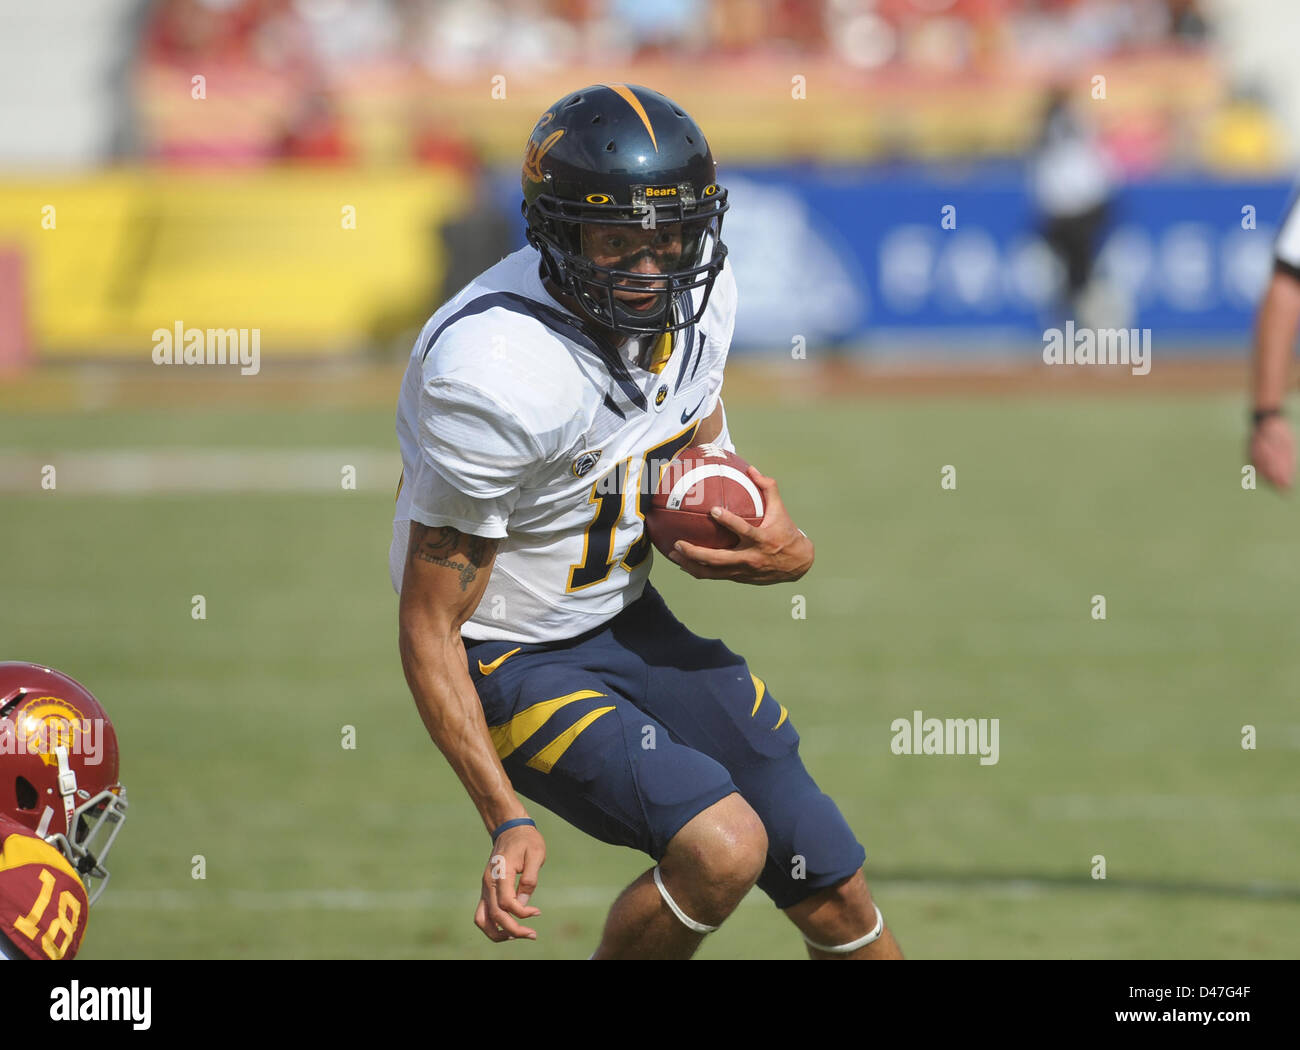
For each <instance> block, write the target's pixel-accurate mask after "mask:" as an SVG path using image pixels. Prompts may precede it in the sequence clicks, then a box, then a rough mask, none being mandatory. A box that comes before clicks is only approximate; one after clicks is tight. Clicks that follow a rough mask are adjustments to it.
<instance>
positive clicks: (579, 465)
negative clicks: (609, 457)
mask: <svg viewBox="0 0 1300 1050" xmlns="http://www.w3.org/2000/svg"><path fill="white" fill-rule="evenodd" d="M603 451H604V449H599V448H598V449H596V451H594V452H584V453H583V454H582V455H581V456H579V457H578V458H577V459H575V460H574V461H573V476H574V477H575V478H584V477H586V476H587V475H588V474H590V473H591V468H592V467H594V466H595V465H596V462H597V461H598V460H599V459H600V454H601V452H603Z"/></svg>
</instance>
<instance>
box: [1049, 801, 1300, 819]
mask: <svg viewBox="0 0 1300 1050" xmlns="http://www.w3.org/2000/svg"><path fill="white" fill-rule="evenodd" d="M1033 812H1034V816H1035V817H1040V818H1050V819H1053V820H1062V819H1064V820H1187V821H1197V822H1200V821H1205V820H1225V821H1226V820H1240V819H1241V818H1243V817H1248V818H1251V819H1254V820H1258V819H1260V818H1261V817H1262V818H1268V819H1287V820H1294V819H1296V818H1297V817H1300V795H1256V796H1254V797H1251V798H1223V797H1219V796H1216V795H1130V796H1120V797H1114V798H1108V797H1106V796H1104V795H1048V796H1045V797H1042V798H1037V799H1035V800H1034V802H1033Z"/></svg>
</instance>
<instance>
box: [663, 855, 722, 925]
mask: <svg viewBox="0 0 1300 1050" xmlns="http://www.w3.org/2000/svg"><path fill="white" fill-rule="evenodd" d="M655 885H656V886H657V887H659V895H660V896H661V897H663V899H664V903H665V904H667V905H668V907H670V908H671V909H672V910H673V914H674V915H676V916H677V918H679V919H681V920H682V925H684V926H685V927H686V928H687V929H689V930H694V931H695V932H696V933H712V932H713V931H714V930H716V929H717V927H716V926H705V925H704V923H702V922H696V921H695V920H694V919H692V918H691V917H690V916H689V915H687V914H686V913H685V912H684V911H682V909H681V908H679V907H677V902H676V901H675V900H673V899H672V897H671V896H670V895H669V893H668V890H667V889H665V887H664V880H663V879H662V878H660V876H659V865H658V864H656V865H655Z"/></svg>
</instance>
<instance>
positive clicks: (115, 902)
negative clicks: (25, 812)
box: [95, 873, 1295, 912]
mask: <svg viewBox="0 0 1300 1050" xmlns="http://www.w3.org/2000/svg"><path fill="white" fill-rule="evenodd" d="M954 879H960V873H957V874H954V876H953V878H941V877H936V878H933V879H890V878H888V877H884V878H883V879H882V880H881V881H880V883H879V886H880V894H881V897H882V899H886V900H887V899H889V898H893V897H924V896H928V895H933V894H935V893H944V894H948V895H952V894H954V893H961V894H970V893H978V894H980V895H982V896H986V897H990V896H991V897H1002V898H1010V899H1012V900H1023V899H1025V898H1028V897H1042V896H1045V895H1047V894H1050V893H1062V892H1067V891H1078V890H1081V889H1087V888H1088V887H1087V886H1086V885H1084V884H1083V882H1082V880H1080V881H1079V882H1078V883H1070V884H1065V883H1061V882H1059V881H1055V880H1048V879H1035V878H1024V877H1019V878H1017V877H1010V878H1005V879H994V878H990V879H974V880H972V881H970V882H969V883H961V884H960V885H957V884H955V883H954ZM624 888H625V887H623V886H572V887H569V888H567V889H556V890H549V891H548V890H546V889H545V887H543V888H542V889H540V890H539V891H538V895H537V902H538V905H539V906H540V907H542V908H543V909H544V908H545V907H546V906H547V905H551V906H554V907H565V908H599V909H601V910H602V911H604V910H606V909H608V908H609V906H610V905H612V904H613V903H614V900H615V898H617V897H618V895H619V894H620V893H621V892H623V890H624ZM1111 888H1112V889H1114V890H1115V891H1116V892H1120V893H1147V892H1150V890H1149V888H1148V887H1145V886H1126V885H1123V884H1121V883H1114V884H1112V885H1111ZM1294 889H1295V888H1294V887H1293V886H1289V885H1285V884H1283V883H1280V882H1268V881H1261V880H1256V881H1252V882H1249V883H1245V884H1243V885H1240V886H1234V887H1233V890H1234V892H1235V893H1237V894H1240V895H1242V896H1246V897H1264V898H1274V897H1278V896H1283V895H1288V894H1291V893H1294ZM1181 892H1182V893H1183V894H1184V895H1187V896H1196V895H1198V893H1211V892H1213V887H1204V888H1197V887H1187V888H1185V889H1183V890H1182V891H1181ZM477 901H478V896H477V894H476V893H475V892H474V887H473V886H469V887H467V888H466V889H465V890H464V891H455V890H218V891H216V892H210V891H208V890H207V889H206V888H204V887H203V886H202V885H201V884H200V885H196V886H195V887H194V888H193V889H189V890H127V889H119V888H117V887H112V888H110V890H109V892H107V893H105V894H104V896H103V898H102V899H101V900H100V902H99V903H98V904H97V905H95V909H96V911H97V912H98V911H104V910H109V911H210V910H218V911H236V912H263V911H276V912H279V911H357V912H368V911H386V910H398V911H426V910H431V909H435V908H449V909H456V908H468V909H469V910H470V911H471V912H472V911H473V909H474V906H475V904H476V903H477ZM771 906H772V905H771V902H770V901H769V900H768V899H767V896H766V895H765V894H763V892H762V891H760V890H757V889H755V890H751V891H750V893H749V895H748V896H747V897H746V898H745V899H744V900H743V901H741V903H740V907H742V908H758V907H763V908H771Z"/></svg>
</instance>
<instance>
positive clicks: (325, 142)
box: [0, 0, 1300, 958]
mask: <svg viewBox="0 0 1300 1050" xmlns="http://www.w3.org/2000/svg"><path fill="white" fill-rule="evenodd" d="M1297 30H1300V14H1298V13H1297V11H1296V10H1295V5H1294V4H1293V3H1291V2H1290V0H1239V2H1228V0H1219V2H1212V0H1134V2H1125V3H1119V2H1107V0H1037V2H1031V0H666V2H662V3H657V4H650V3H645V2H638V0H509V2H506V0H497V2H492V0H488V2H457V0H451V2H432V0H430V2H423V0H159V2H141V0H98V2H96V3H93V4H92V3H83V2H78V0H44V2H43V3H41V4H34V5H22V6H12V5H11V6H8V7H5V8H4V9H3V10H0V128H2V129H3V132H4V133H3V134H0V409H2V410H3V411H2V412H0V500H2V504H0V506H2V507H3V511H2V513H0V522H2V523H3V524H2V525H0V539H2V540H3V542H2V543H0V580H3V589H2V593H3V595H4V597H5V599H6V600H5V601H4V602H3V608H2V610H0V659H29V660H36V661H41V662H46V663H49V664H51V665H54V666H57V667H59V668H60V669H62V670H64V671H66V672H68V673H70V674H72V675H73V676H75V677H77V678H79V679H80V680H82V681H83V682H85V684H86V685H88V686H89V687H90V688H91V689H92V690H93V691H95V692H96V693H97V694H98V696H99V697H100V699H101V700H103V702H104V703H105V704H106V706H107V707H108V709H109V711H110V712H111V713H112V714H113V716H114V718H115V720H116V722H117V724H118V728H119V733H120V736H121V740H122V752H123V770H122V777H123V780H124V782H125V783H126V784H127V786H128V789H129V792H130V797H131V813H130V820H129V821H128V822H127V825H126V828H125V830H124V832H123V834H122V835H121V837H120V839H119V842H118V845H117V846H116V847H115V850H114V856H113V858H112V859H113V862H114V863H112V864H111V865H110V867H111V868H112V870H113V871H114V878H113V884H112V886H111V887H110V889H109V891H108V892H107V894H106V895H105V897H104V898H103V899H102V901H101V902H100V904H99V905H97V907H96V911H95V914H94V916H93V917H92V921H91V924H90V930H89V933H88V935H87V938H86V941H85V945H84V949H83V952H84V955H85V956H87V957H101V958H104V957H163V958H170V957H239V958H243V957H362V958H369V957H421V956H438V957H454V958H461V957H465V958H471V957H481V958H500V957H546V958H581V957H585V955H586V954H587V953H588V952H589V951H590V950H591V948H592V947H593V946H594V944H595V942H596V939H597V937H598V934H599V930H600V926H601V923H602V921H603V918H604V914H605V910H606V908H607V907H608V905H609V903H610V902H611V901H612V900H613V898H614V896H615V895H616V894H617V892H618V890H619V889H620V888H621V887H622V886H623V885H625V884H626V883H627V882H628V881H630V880H631V879H632V878H633V877H634V876H635V875H636V874H637V873H639V872H640V871H641V870H643V869H644V867H645V862H644V859H643V858H642V857H640V856H639V855H635V854H632V853H630V852H627V851H621V850H617V849H613V848H611V847H605V846H602V845H600V844H598V843H595V842H592V841H589V840H586V839H585V838H583V837H582V836H581V835H579V834H578V833H576V832H573V831H571V830H569V829H567V828H566V827H563V826H561V825H560V824H559V823H558V821H556V820H555V819H553V818H549V815H548V814H545V812H544V811H543V812H540V813H536V814H535V815H536V816H538V818H539V823H541V824H542V826H543V830H544V832H545V834H546V836H547V843H548V847H549V861H548V864H547V867H546V868H545V869H544V871H543V877H542V889H541V891H540V892H539V894H538V896H537V898H536V900H535V903H537V904H538V905H539V906H540V907H542V909H543V916H542V918H541V919H540V920H539V924H538V929H539V931H540V934H541V939H540V940H539V941H538V942H537V943H536V944H510V945H505V946H493V945H490V944H489V943H488V942H487V941H486V940H485V939H484V938H483V937H482V936H481V935H480V934H479V933H478V931H477V930H475V929H474V928H473V926H472V924H471V918H472V914H473V909H474V905H475V901H476V899H477V887H478V879H479V876H480V874H481V870H482V865H483V862H484V857H485V854H484V836H483V834H482V829H481V827H480V826H479V823H478V820H477V816H476V814H475V813H474V811H473V809H472V807H471V806H470V805H469V803H468V801H467V799H466V798H465V795H464V793H463V791H462V789H461V788H460V786H459V784H458V782H457V781H456V780H455V778H454V776H453V775H452V774H451V772H450V771H449V769H448V768H447V766H446V764H445V762H444V761H443V759H442V758H441V757H440V755H439V754H438V753H437V751H436V749H435V748H434V747H433V745H432V744H431V743H430V742H429V740H428V739H427V737H426V736H425V734H424V732H423V729H422V728H421V726H420V722H419V719H418V717H417V715H416V713H415V711H414V709H413V704H412V702H411V700H410V697H409V694H408V693H407V691H406V687H405V683H404V681H403V679H402V674H401V668H400V665H399V662H398V659H397V653H396V645H395V640H396V606H395V600H394V597H393V595H392V593H391V589H390V587H389V584H388V580H387V576H386V572H385V567H386V563H385V555H386V551H387V546H388V542H389V536H390V531H389V527H388V521H389V516H390V514H391V499H392V489H393V486H394V485H395V482H396V479H397V473H398V470H399V466H400V463H399V458H398V455H397V450H396V443H395V439H394V436H393V433H392V410H393V405H394V402H395V398H396V390H397V383H398V380H399V377H400V374H401V371H402V368H403V367H404V363H405V358H406V356H407V354H408V352H409V349H410V343H411V339H412V338H413V336H414V334H415V332H416V331H417V330H418V328H419V326H420V325H421V323H422V322H423V320H424V319H425V318H426V317H427V316H428V314H429V313H431V312H432V311H433V310H434V309H435V308H436V307H437V306H438V305H439V304H440V303H441V301H442V300H443V298H444V297H445V296H447V295H448V294H450V293H451V292H454V291H455V290H456V289H457V288H459V287H460V286H461V285H462V284H463V283H464V282H465V281H466V280H468V279H469V278H470V277H472V276H473V275H474V274H475V273H477V272H478V271H479V270H481V269H482V268H484V267H485V266H487V265H489V264H490V263H491V262H493V261H495V260H496V259H497V258H499V257H500V256H501V255H503V254H505V253H506V252H508V251H511V250H513V249H514V248H515V247H517V246H518V245H520V244H522V243H523V241H522V228H521V224H520V220H519V217H518V170H519V162H520V159H521V150H522V145H523V143H524V141H525V139H526V137H527V135H528V132H529V131H530V129H531V127H532V125H533V123H534V122H535V120H536V118H537V116H538V115H539V114H541V113H542V112H543V110H544V109H545V107H546V106H547V105H549V104H550V103H551V102H552V101H554V100H555V99H556V98H558V97H560V96H561V95H563V94H564V93H565V92H567V91H569V90H572V89H573V88H576V87H580V86H582V85H585V84H588V83H594V82H604V81H625V82H631V83H639V84H644V85H646V86H649V87H652V88H654V89H656V90H660V91H663V92H664V93H666V94H668V95H670V96H671V97H673V98H674V99H675V100H676V101H678V102H679V103H680V104H682V105H683V106H684V107H685V108H686V109H687V110H688V111H690V112H691V113H692V115H693V116H694V117H695V118H696V119H697V120H698V121H699V122H700V124H701V125H702V127H704V129H705V130H706V132H707V133H708V135H709V137H710V142H711V144H712V146H713V150H714V153H715V156H716V157H717V158H718V160H719V163H720V172H721V180H722V182H723V183H724V184H725V185H727V186H728V187H729V188H730V192H731V195H732V196H731V199H732V202H733V206H732V210H731V212H730V213H729V214H728V216H727V219H726V222H725V225H724V239H725V240H726V241H727V243H728V244H729V245H730V247H731V249H732V258H733V262H734V266H735V269H736V274H737V280H738V282H739V288H740V296H741V308H740V309H741V312H740V317H739V320H738V326H737V330H736V339H735V346H734V348H733V357H732V362H733V363H732V365H731V367H730V368H729V373H728V375H729V379H728V387H727V404H728V410H729V415H730V416H731V417H732V430H733V433H734V435H735V437H736V440H737V444H738V447H739V449H740V451H741V453H742V454H743V455H745V456H746V457H747V458H749V459H751V460H753V461H754V462H756V463H757V464H758V465H759V466H761V467H762V468H763V469H764V470H765V471H766V472H768V473H770V474H774V475H775V476H776V477H777V478H778V479H779V480H780V481H781V483H782V486H783V491H784V493H785V496H786V501H787V503H788V504H789V505H790V506H791V508H792V510H793V512H794V514H795V517H796V519H797V520H798V521H799V523H800V524H801V525H803V526H804V527H805V528H806V530H807V531H808V532H809V533H810V534H811V535H812V536H813V537H814V538H815V539H816V540H817V542H818V551H819V560H818V565H817V568H816V570H815V571H814V573H812V574H811V575H810V576H809V577H808V578H807V579H806V580H805V581H802V582H801V583H800V584H799V585H798V586H797V587H793V588H776V589H754V590H752V591H746V592H745V593H743V594H741V593H740V592H738V591H736V590H735V588H730V587H725V586H721V585H706V584H699V583H696V582H695V581H692V580H689V579H688V578H686V577H684V576H681V575H680V574H677V573H676V571H675V570H673V569H672V567H671V566H669V565H666V564H664V563H661V564H660V566H659V567H658V568H657V569H656V570H655V573H654V579H655V582H656V585H657V586H659V587H660V589H661V590H662V591H664V592H665V593H666V595H667V597H668V598H669V600H670V603H671V604H672V605H673V607H674V609H676V610H677V612H678V615H679V616H680V617H681V618H682V619H684V620H685V621H686V622H687V623H688V624H690V625H691V626H692V627H694V629H695V630H697V631H698V632H700V633H703V634H710V635H712V634H717V635H721V636H723V637H724V638H726V639H727V641H728V642H729V644H730V645H731V646H732V648H733V649H736V650H737V651H739V652H741V653H745V654H748V656H749V658H750V661H751V664H753V665H754V666H755V669H756V670H758V672H759V673H760V674H762V675H763V677H764V678H765V679H766V680H767V681H768V683H769V684H770V686H771V688H772V689H773V691H774V693H775V695H777V696H778V697H780V698H781V700H782V701H783V702H784V703H785V704H786V705H787V706H788V707H789V708H790V711H791V717H792V718H793V719H794V720H795V723H796V725H797V726H798V727H799V730H800V732H801V735H802V737H803V751H804V754H805V758H806V760H807V761H808V763H809V765H810V768H811V769H812V770H813V773H814V775H815V776H817V778H818V780H819V782H820V783H821V785H822V787H823V788H824V789H825V790H826V791H827V792H828V793H830V794H831V795H832V796H833V797H835V798H836V799H837V800H838V801H839V803H840V805H841V808H842V809H843V810H844V811H845V813H846V815H847V816H848V817H849V820H850V823H851V824H852V825H853V826H854V828H855V830H856V831H857V833H858V835H859V837H860V838H861V839H862V841H863V842H864V844H865V845H866V846H867V851H868V878H869V880H870V881H871V883H872V885H873V888H874V889H875V892H876V893H877V895H878V899H879V900H880V902H881V905H882V908H883V909H884V911H885V914H886V916H887V917H888V918H889V920H890V923H891V926H893V928H894V929H895V932H896V933H897V935H898V937H899V939H900V941H901V942H902V944H903V947H904V949H905V951H907V952H909V954H912V955H914V956H916V957H922V958H927V957H928V958H933V957H965V958H984V957H1208V958H1216V957H1231V958H1236V957H1282V956H1292V955H1294V954H1295V950H1296V945H1297V944H1300V917H1298V915H1300V910H1298V909H1296V907H1295V904H1296V902H1297V899H1300V877H1298V876H1300V836H1297V835H1296V821H1297V819H1298V818H1300V788H1298V787H1297V782H1296V778H1295V761H1296V751H1297V750H1298V749H1300V717H1297V715H1296V708H1295V704H1294V700H1295V693H1296V689H1297V686H1298V683H1300V647H1297V645H1296V638H1297V628H1300V616H1298V615H1297V614H1298V613H1300V603H1298V599H1297V595H1298V594H1300V587H1298V586H1297V585H1298V584H1300V566H1298V563H1297V559H1296V557H1295V548H1294V540H1295V531H1296V530H1295V526H1296V524H1297V520H1296V515H1295V510H1294V507H1293V506H1292V505H1291V504H1290V503H1288V502H1286V501H1284V500H1279V499H1277V498H1275V497H1274V496H1273V495H1272V494H1271V493H1268V492H1263V491H1261V492H1250V491H1245V490H1243V488H1242V486H1241V467H1242V463H1243V462H1244V460H1243V456H1244V452H1243V448H1244V443H1245V438H1246V433H1245V426H1246V424H1245V414H1246V409H1247V408H1248V404H1247V400H1246V394H1245V390H1246V376H1247V364H1248V355H1249V348H1250V328H1251V323H1252V317H1253V313H1254V310H1255V307H1256V304H1257V302H1258V298H1259V295H1260V293H1261V291H1262V289H1263V286H1264V283H1265V282H1266V280H1267V277H1268V274H1269V272H1270V267H1271V241H1272V236H1273V233H1274V231H1275V229H1276V225H1277V222H1278V220H1279V218H1280V216H1281V215H1282V213H1283V210H1284V208H1285V204H1286V202H1287V200H1288V198H1289V195H1290V192H1291V187H1292V183H1293V176H1294V171H1295V167H1296V162H1297V156H1298V152H1300V150H1298V147H1300V139H1298V131H1300V64H1297V63H1296V62H1295V59H1294V53H1293V52H1294V48H1293V46H1292V42H1293V41H1294V40H1295V39H1297V38H1300V33H1298V32H1297ZM1098 78H1101V79H1098ZM1080 245H1082V247H1080ZM1067 317H1068V318H1074V319H1076V320H1077V321H1078V323H1079V324H1081V325H1082V324H1092V325H1094V326H1098V327H1134V328H1148V329H1150V330H1151V333H1152V335H1151V346H1152V359H1153V366H1152V369H1151V373H1150V375H1147V376H1134V375H1131V374H1130V372H1129V370H1128V369H1126V368H1110V369H1092V370H1089V369H1070V368H1047V367H1045V366H1044V365H1043V362H1042V356H1041V355H1042V347H1043V336H1044V331H1045V329H1047V328H1048V327H1051V326H1053V325H1057V324H1060V323H1061V322H1062V321H1063V319H1065V318H1067ZM178 323H180V324H182V325H183V326H185V327H192V328H199V329H207V328H213V329H230V328H236V329H239V328H249V329H257V330H259V331H260V346H261V368H260V371H259V372H258V374H256V375H248V376H243V375H240V374H239V370H238V369H237V368H231V367H230V366H224V367H223V366H208V367H201V368H186V367H174V366H173V367H159V366H156V365H155V364H154V363H153V359H152V350H153V346H154V336H153V334H152V333H153V332H154V331H155V330H156V329H159V328H162V329H167V330H171V329H172V327H173V326H174V325H176V324H178ZM947 464H952V465H954V466H956V468H957V476H958V488H957V489H956V490H955V491H942V490H941V489H940V487H939V484H938V482H939V472H940V469H941V467H943V466H944V465H947ZM47 466H53V467H54V468H55V470H56V472H57V473H56V477H57V484H56V487H55V488H53V489H50V488H48V487H42V479H43V478H45V477H46V476H47V474H46V472H45V468H46V467H47ZM347 467H352V468H354V469H355V474H356V488H355V489H351V488H347V487H345V486H344V484H343V481H342V479H343V478H344V477H345V470H346V468H347ZM796 593H798V594H801V595H803V596H804V597H805V598H806V602H807V619H806V620H796V619H794V618H793V617H792V615H791V611H792V606H791V598H792V595H793V594H796ZM1095 594H1103V595H1105V596H1106V598H1107V601H1108V603H1109V608H1108V617H1107V619H1106V620H1105V621H1100V622H1099V621H1095V620H1093V619H1092V618H1091V616H1090V611H1091V608H1092V606H1091V600H1092V596H1093V595H1095ZM195 595H202V596H204V598H205V601H206V619H202V620H196V619H194V618H193V617H192V615H191V612H192V599H193V597H194V596H195ZM918 709H919V710H922V711H923V712H925V714H926V715H927V716H936V717H941V718H942V717H988V718H998V719H1000V724H1001V757H1000V761H999V763H998V764H997V765H996V766H988V767H985V766H981V765H979V764H978V762H977V760H975V759H973V758H959V757H929V758H919V757H900V756H895V755H893V754H891V753H890V748H889V742H890V738H891V735H892V734H891V731H890V723H891V722H892V720H893V719H895V718H898V717H910V716H911V713H912V712H913V711H914V710H918ZM1245 725H1252V726H1255V727H1256V730H1257V732H1258V748H1257V749H1256V750H1244V749H1243V748H1242V746H1241V737H1242V728H1243V726H1245ZM345 726H352V727H354V728H355V731H356V748H355V749H354V750H352V749H345V748H344V747H343V746H341V739H342V734H343V730H344V727H345ZM1098 855H1101V856H1104V857H1105V859H1106V866H1107V878H1106V879H1105V880H1104V881H1102V880H1098V879H1095V878H1093V877H1092V874H1093V871H1094V869H1095V859H1094V858H1095V857H1096V856H1098ZM199 858H202V867H203V868H204V874H205V876H206V877H205V878H202V879H198V878H195V877H193V876H194V874H195V871H196V869H197V867H198V866H199V865H200V860H199ZM701 954H702V956H704V957H713V958H724V957H752V958H797V957H799V956H800V955H801V950H800V944H799V940H798V937H797V935H796V934H795V933H794V931H793V930H792V929H791V928H789V927H788V924H787V923H785V921H784V919H782V918H781V917H780V916H779V915H778V914H776V913H775V912H774V911H773V909H772V908H771V907H770V905H769V904H768V903H767V901H766V900H765V898H762V897H761V895H758V894H755V895H751V897H750V898H749V900H747V902H746V903H745V904H744V905H743V906H742V907H741V909H740V911H739V912H738V913H737V915H736V917H735V918H733V919H732V920H731V921H730V922H729V923H728V924H727V926H726V927H725V928H724V929H723V931H721V932H720V933H719V934H717V935H715V936H714V937H712V938H710V939H709V940H708V942H707V943H706V945H705V947H704V949H703V951H702V953H701Z"/></svg>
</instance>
